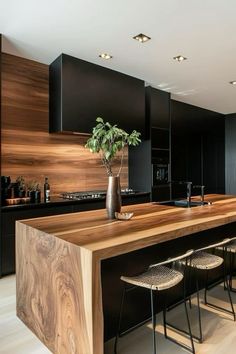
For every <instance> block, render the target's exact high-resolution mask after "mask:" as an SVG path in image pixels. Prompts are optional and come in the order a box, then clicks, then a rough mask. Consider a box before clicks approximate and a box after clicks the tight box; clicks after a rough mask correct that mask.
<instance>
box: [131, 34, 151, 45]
mask: <svg viewBox="0 0 236 354" xmlns="http://www.w3.org/2000/svg"><path fill="white" fill-rule="evenodd" d="M133 39H136V41H139V42H140V43H144V42H147V41H149V40H150V39H151V37H148V36H146V34H143V33H140V34H137V36H134V37H133Z"/></svg>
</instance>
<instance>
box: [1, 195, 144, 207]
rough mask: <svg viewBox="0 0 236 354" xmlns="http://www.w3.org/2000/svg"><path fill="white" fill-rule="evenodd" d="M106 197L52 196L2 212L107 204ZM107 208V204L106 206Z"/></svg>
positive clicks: (131, 196) (132, 196)
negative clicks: (73, 197)
mask: <svg viewBox="0 0 236 354" xmlns="http://www.w3.org/2000/svg"><path fill="white" fill-rule="evenodd" d="M149 194H150V193H149V192H136V193H127V194H122V195H121V197H122V199H126V198H136V197H142V196H147V195H149ZM105 199H106V198H105V197H100V198H88V199H80V200H75V199H63V198H61V197H60V196H52V197H51V198H50V201H49V202H44V201H41V202H39V203H26V204H16V205H6V206H2V207H1V211H2V212H7V211H15V210H27V209H40V208H50V207H56V206H60V205H76V204H89V203H101V202H104V203H105ZM104 207H105V204H104Z"/></svg>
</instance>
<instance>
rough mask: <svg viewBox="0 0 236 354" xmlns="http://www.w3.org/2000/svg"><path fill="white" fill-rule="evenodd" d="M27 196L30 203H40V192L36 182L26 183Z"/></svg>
mask: <svg viewBox="0 0 236 354" xmlns="http://www.w3.org/2000/svg"><path fill="white" fill-rule="evenodd" d="M27 196H28V197H30V202H31V203H40V200H41V191H40V186H39V183H38V182H36V181H33V180H32V181H30V182H29V183H28V191H27Z"/></svg>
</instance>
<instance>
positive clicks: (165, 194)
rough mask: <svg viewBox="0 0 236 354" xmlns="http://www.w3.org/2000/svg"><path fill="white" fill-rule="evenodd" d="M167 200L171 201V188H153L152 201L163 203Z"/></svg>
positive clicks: (167, 186)
mask: <svg viewBox="0 0 236 354" xmlns="http://www.w3.org/2000/svg"><path fill="white" fill-rule="evenodd" d="M165 200H170V186H169V185H163V186H156V187H153V188H152V201H153V202H162V201H165Z"/></svg>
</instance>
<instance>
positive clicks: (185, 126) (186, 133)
mask: <svg viewBox="0 0 236 354" xmlns="http://www.w3.org/2000/svg"><path fill="white" fill-rule="evenodd" d="M224 125H225V121H224V116H223V115H222V114H220V113H216V112H212V111H209V110H206V109H203V108H199V107H196V106H192V105H189V104H186V103H182V102H178V101H175V100H171V132H172V136H171V170H172V180H174V181H175V180H177V181H192V182H193V184H197V185H199V184H201V185H205V192H206V193H224V190H225V188H224V180H225V177H224V174H225V172H224V170H225V161H224V153H225V147H224V134H225V133H224V130H225V129H224ZM198 192H199V191H198ZM172 196H173V197H177V196H179V193H177V192H176V193H175V191H174V190H173V194H172Z"/></svg>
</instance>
